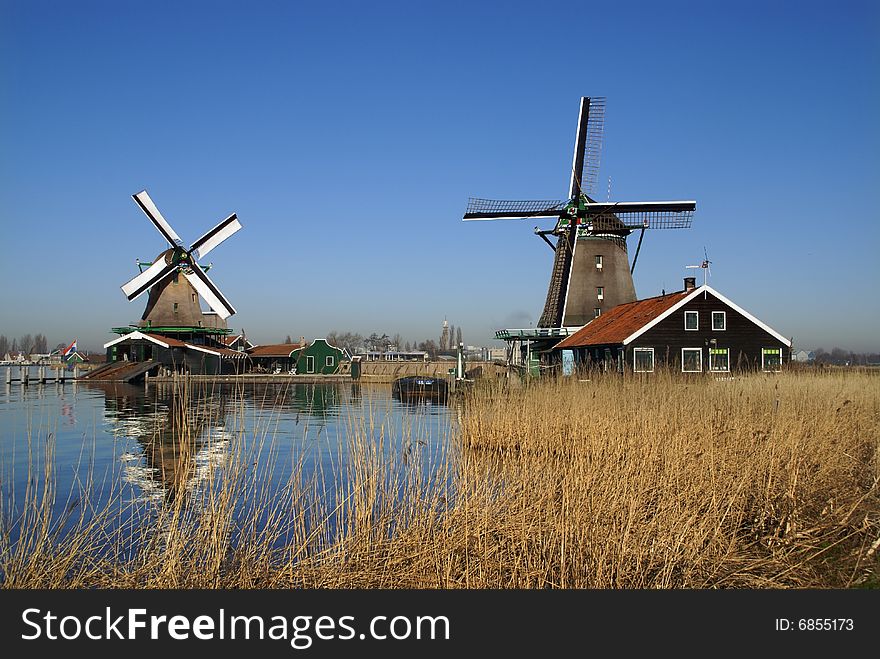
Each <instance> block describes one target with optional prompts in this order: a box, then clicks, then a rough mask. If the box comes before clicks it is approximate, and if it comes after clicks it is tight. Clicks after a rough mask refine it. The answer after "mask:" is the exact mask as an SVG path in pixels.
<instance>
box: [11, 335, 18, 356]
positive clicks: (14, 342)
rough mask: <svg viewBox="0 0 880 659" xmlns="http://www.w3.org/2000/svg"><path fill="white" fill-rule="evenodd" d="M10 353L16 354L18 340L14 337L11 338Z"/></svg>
mask: <svg viewBox="0 0 880 659" xmlns="http://www.w3.org/2000/svg"><path fill="white" fill-rule="evenodd" d="M11 350H12V354H13V355H15V354H18V341H17V340H16V339H12V348H11Z"/></svg>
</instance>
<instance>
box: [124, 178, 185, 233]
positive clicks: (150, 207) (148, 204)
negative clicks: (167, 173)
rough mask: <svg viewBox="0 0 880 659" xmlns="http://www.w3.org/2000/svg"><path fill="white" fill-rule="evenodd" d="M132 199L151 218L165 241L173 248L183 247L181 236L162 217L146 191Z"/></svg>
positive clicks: (133, 196)
mask: <svg viewBox="0 0 880 659" xmlns="http://www.w3.org/2000/svg"><path fill="white" fill-rule="evenodd" d="M132 198H133V199H134V200H135V202H137V205H138V206H140V207H141V210H142V211H143V212H144V214H145V215H146V216H147V217H148V218H150V221H151V222H152V223H153V224H154V225H155V226H156V228H157V229H158V230H159V233H161V234H162V235H163V236H164V237H165V240H167V241H168V244H169V245H171V246H172V247H180V246H182V245H183V241H182V240H181V239H180V236H178V235H177V233H176V232H175V231H174V229H172V228H171V225H170V224H168V221H167V220H166V219H165V218H164V217H162V213H160V212H159V209H158V208H156V204H154V203H153V200H152V199H150V195H148V194H147V191H146V190H141V191H140V192H138V193H137V194H134V195H132Z"/></svg>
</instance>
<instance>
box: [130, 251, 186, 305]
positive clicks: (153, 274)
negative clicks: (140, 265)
mask: <svg viewBox="0 0 880 659" xmlns="http://www.w3.org/2000/svg"><path fill="white" fill-rule="evenodd" d="M175 270H177V264H176V263H166V262H165V259H161V260H158V261H156V262H155V263H153V265H151V266H150V267H149V268H147V269H146V270H144V271H143V272H142V273H140V274H139V275H138V276H136V277H134V278H133V279H132V280H131V281H129V282H128V283H126V284H123V285H122V292H123V293H124V294H125V297H127V298H128V299H129V300H133V299H135V298H136V297H138V296H139V295H141V294H142V293H144V292H145V291H146V290H148V289H149V288H151V287H152V286H155V285H156V284H158V283H159V282H161V281H162V280H163V279H165V278H166V277H168V276H170V275H171V274H173V273H174V271H175Z"/></svg>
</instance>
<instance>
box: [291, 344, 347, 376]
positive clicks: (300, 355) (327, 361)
mask: <svg viewBox="0 0 880 659" xmlns="http://www.w3.org/2000/svg"><path fill="white" fill-rule="evenodd" d="M290 357H291V359H294V360H296V372H297V374H298V375H311V374H312V373H315V374H321V375H332V374H334V373H336V372H338V371H339V365H340V363H341V362H344V361H351V356H350V355H349V354H348V352H347V351H346V350H343V349H342V348H337V347H336V346H333V345H330V344H329V343H327V339H315V340H314V341H312V342H311V343H310V344H309V345H307V346H303V347H302V348H299V349H297V350H294V351H293V352H291V353H290Z"/></svg>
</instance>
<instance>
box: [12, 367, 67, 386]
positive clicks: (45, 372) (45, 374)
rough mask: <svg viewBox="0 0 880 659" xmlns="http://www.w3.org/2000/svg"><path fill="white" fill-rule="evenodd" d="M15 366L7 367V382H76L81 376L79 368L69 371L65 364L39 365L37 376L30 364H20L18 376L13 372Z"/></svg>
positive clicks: (27, 383)
mask: <svg viewBox="0 0 880 659" xmlns="http://www.w3.org/2000/svg"><path fill="white" fill-rule="evenodd" d="M13 368H15V367H14V366H7V367H6V384H9V385H11V384H20V385H22V386H24V387H27V386H29V385H32V384H64V383H66V382H75V381H76V379H77V378H78V377H79V369H74V370H73V371H72V372H69V371H67V369H65V368H64V367H63V366H58V367H54V368H53V367H47V366H38V367H37V374H36V376H33V375H31V372H30V369H31V367H30V366H19V367H18V377H14V376H13V373H12V371H13Z"/></svg>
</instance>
